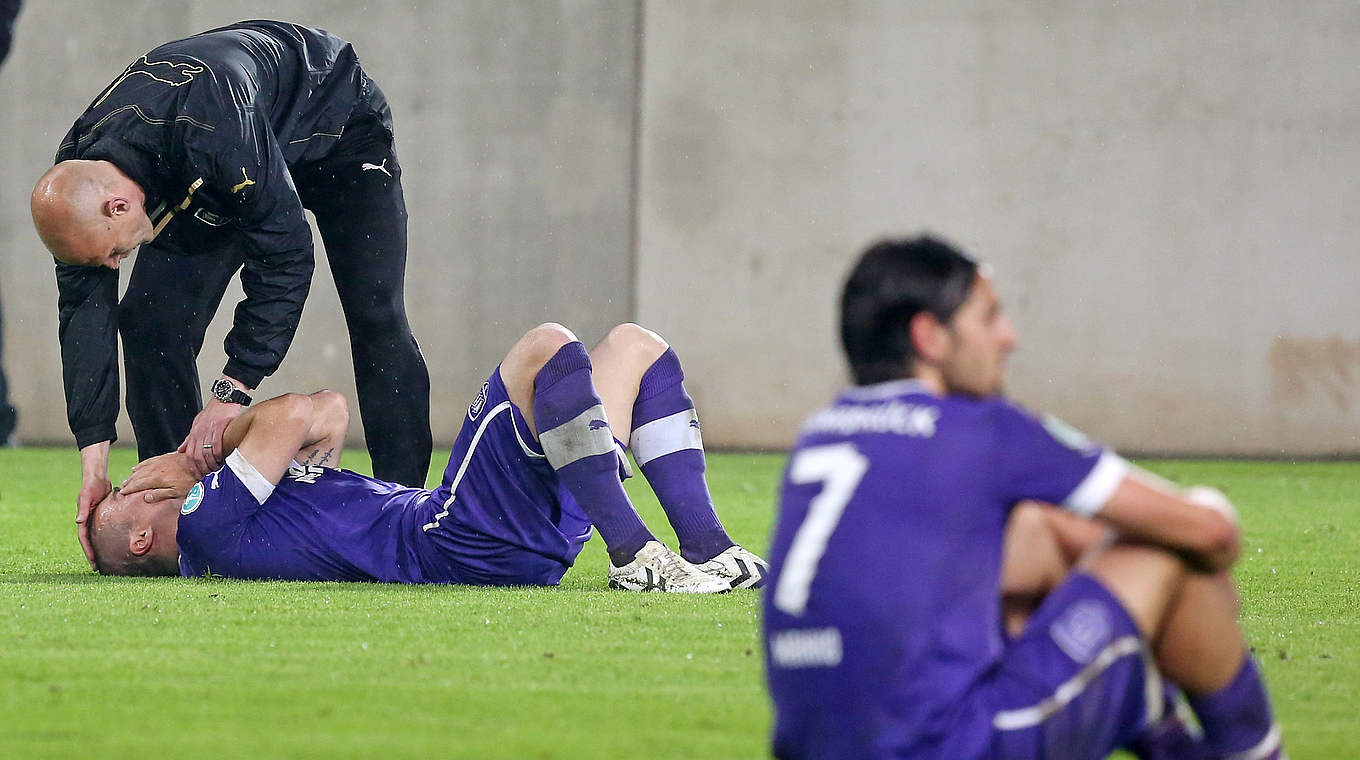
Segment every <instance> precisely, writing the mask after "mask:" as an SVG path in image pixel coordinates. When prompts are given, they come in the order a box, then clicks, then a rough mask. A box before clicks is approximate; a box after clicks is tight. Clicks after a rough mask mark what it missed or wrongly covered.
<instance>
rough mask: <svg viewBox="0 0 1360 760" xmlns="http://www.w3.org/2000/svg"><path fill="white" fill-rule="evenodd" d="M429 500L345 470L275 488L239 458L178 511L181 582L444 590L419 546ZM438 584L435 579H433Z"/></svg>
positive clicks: (311, 473)
mask: <svg viewBox="0 0 1360 760" xmlns="http://www.w3.org/2000/svg"><path fill="white" fill-rule="evenodd" d="M429 496H430V492H429V491H426V490H423V489H418V488H406V487H403V486H398V485H394V484H391V483H384V482H382V481H380V480H374V479H373V478H369V477H365V476H363V475H359V474H357V473H353V472H349V471H348V470H336V469H331V468H329V467H318V466H315V465H296V464H295V465H294V466H291V467H289V468H288V472H287V473H285V474H284V476H283V479H282V480H280V481H279V483H278V485H277V486H274V485H271V484H270V483H269V481H268V480H266V479H265V478H264V477H263V476H261V475H260V474H259V473H258V472H257V471H256V470H255V468H254V467H253V466H252V465H251V464H250V463H249V462H248V461H246V459H245V457H243V456H242V455H241V453H240V452H233V453H232V454H231V455H230V456H229V457H227V464H226V466H224V467H223V468H222V469H220V470H217V471H216V472H213V473H211V474H209V475H208V476H207V477H205V478H204V479H203V480H202V481H200V482H199V483H198V484H197V485H195V486H194V488H193V490H191V491H190V492H189V495H188V497H187V498H186V499H185V500H184V505H183V506H182V507H181V508H180V516H179V534H178V537H177V541H178V543H179V551H180V555H179V564H180V573H181V574H182V575H188V576H196V575H203V574H205V573H209V572H211V573H213V574H215V575H221V576H225V577H229V578H272V579H279V580H341V581H391V582H400V583H422V582H430V581H440V580H446V579H444V578H441V577H439V576H438V571H439V569H440V567H439V564H438V563H431V562H429V561H428V560H427V557H426V556H424V555H426V554H428V553H429V552H428V551H427V550H426V547H422V546H421V545H420V543H421V542H419V541H418V540H417V537H418V535H419V533H420V524H419V523H420V521H421V519H422V518H423V517H428V514H429V513H430V511H431V510H430V507H429V505H428V504H427V502H428V501H429ZM432 574H433V575H432Z"/></svg>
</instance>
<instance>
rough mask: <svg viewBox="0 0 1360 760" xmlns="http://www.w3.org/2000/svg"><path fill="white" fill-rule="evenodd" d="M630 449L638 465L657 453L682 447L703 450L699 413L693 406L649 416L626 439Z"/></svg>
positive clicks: (672, 451)
mask: <svg viewBox="0 0 1360 760" xmlns="http://www.w3.org/2000/svg"><path fill="white" fill-rule="evenodd" d="M628 447H629V448H631V449H632V450H633V458H634V459H636V460H637V463H638V466H639V467H641V466H642V465H645V464H647V463H648V462H650V461H652V460H653V459H656V458H658V457H664V456H666V455H667V454H673V453H675V452H677V451H684V450H686V449H698V450H700V451H703V450H704V441H703V438H702V437H701V436H700V435H699V415H698V414H697V413H695V411H694V410H693V409H686V410H685V411H683V412H676V413H675V414H672V415H670V416H669V417H662V418H661V419H656V420H652V421H651V422H648V423H647V424H645V425H641V426H639V427H638V428H637V429H636V430H634V431H633V436H632V437H631V438H630V439H629V440H628Z"/></svg>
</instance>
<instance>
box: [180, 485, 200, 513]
mask: <svg viewBox="0 0 1360 760" xmlns="http://www.w3.org/2000/svg"><path fill="white" fill-rule="evenodd" d="M202 503H203V484H202V483H195V484H194V487H193V488H190V489H189V495H188V496H185V497H184V503H183V504H181V505H180V508H179V513H180V514H182V515H187V514H191V513H192V512H193V511H194V510H195V509H198V505H199V504H202Z"/></svg>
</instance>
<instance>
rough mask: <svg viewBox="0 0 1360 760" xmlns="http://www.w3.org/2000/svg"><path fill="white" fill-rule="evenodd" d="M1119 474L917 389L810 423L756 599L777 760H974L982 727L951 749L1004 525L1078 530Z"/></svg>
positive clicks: (1043, 431)
mask: <svg viewBox="0 0 1360 760" xmlns="http://www.w3.org/2000/svg"><path fill="white" fill-rule="evenodd" d="M1124 472H1125V465H1124V464H1123V462H1122V460H1120V459H1119V458H1118V457H1116V456H1115V455H1114V454H1112V453H1110V452H1108V451H1105V450H1103V449H1101V448H1099V447H1096V446H1094V445H1092V444H1091V443H1090V442H1089V441H1087V440H1086V439H1085V438H1084V437H1082V436H1081V435H1080V434H1078V433H1076V432H1075V431H1072V430H1071V429H1070V428H1066V427H1065V426H1062V425H1061V423H1058V422H1057V421H1056V420H1050V421H1047V422H1041V421H1040V420H1038V419H1036V418H1035V417H1033V416H1031V415H1030V414H1028V413H1026V412H1025V411H1023V410H1021V409H1019V408H1017V407H1016V406H1014V405H1012V404H1011V403H1009V402H1007V401H1006V400H1005V399H1002V398H999V397H998V398H989V399H973V398H966V397H961V396H950V397H944V398H941V397H937V396H934V395H931V394H930V393H928V392H927V391H926V389H925V388H924V387H923V386H922V385H920V384H919V383H917V382H915V381H896V382H890V383H884V384H880V385H876V386H865V387H860V388H854V389H850V390H848V391H846V392H844V393H843V394H842V395H841V396H840V397H839V398H838V399H837V400H836V402H835V403H834V404H832V405H831V406H829V407H827V408H825V409H823V410H821V411H820V412H818V413H816V414H815V415H813V416H812V417H811V418H810V419H809V420H808V422H807V423H806V424H805V425H804V427H803V430H802V431H801V434H800V437H799V440H798V442H797V444H796V445H795V446H794V448H793V451H792V453H791V456H790V459H789V464H788V467H787V470H786V472H785V476H784V483H783V487H782V491H781V495H780V505H779V518H778V523H777V525H776V527H775V533H774V538H773V541H772V546H771V550H770V551H771V570H772V580H771V583H770V585H769V587H768V589H767V593H766V595H765V598H764V607H765V618H764V620H765V638H766V651H765V655H766V660H767V665H768V668H767V669H768V674H769V682H770V690H771V693H772V695H773V697H774V702H775V711H776V726H775V751H776V754H777V755H779V756H780V757H828V758H830V757H866V758H867V757H903V758H917V757H920V758H925V757H945V756H948V757H951V758H957V759H958V760H967V758H972V757H977V756H981V755H982V754H983V753H984V751H985V749H984V748H985V747H986V746H987V744H986V743H987V742H988V741H989V738H988V736H987V735H986V729H985V727H984V729H983V730H982V731H981V732H979V733H981V734H982V735H981V736H967V737H958V736H953V735H951V734H952V733H956V732H957V731H956V729H957V727H958V726H959V725H960V721H961V720H963V721H965V722H966V721H967V720H968V719H969V716H961V715H960V711H962V710H966V709H975V708H976V705H977V701H976V700H965V699H963V697H964V695H965V694H966V693H967V692H968V690H969V689H970V687H971V686H972V685H973V684H975V683H976V682H977V681H978V679H980V678H981V677H982V676H983V675H984V674H985V673H987V672H988V671H989V670H992V669H994V668H995V667H997V666H998V664H999V662H1000V660H1001V657H1002V654H1003V652H1004V650H1005V647H1006V641H1005V637H1004V635H1003V632H1002V628H1001V620H1002V617H1001V606H1000V590H999V583H1000V569H1001V548H1002V538H1003V534H1004V530H1005V525H1006V520H1007V517H1008V516H1009V513H1010V510H1011V508H1012V507H1013V506H1014V505H1015V504H1016V502H1018V501H1021V500H1024V499H1035V500H1040V501H1046V502H1052V503H1055V504H1063V505H1065V506H1066V507H1068V508H1069V509H1072V510H1074V511H1076V512H1078V513H1081V514H1087V515H1089V514H1092V513H1094V512H1095V511H1096V510H1097V509H1099V507H1100V506H1101V505H1102V504H1103V503H1104V501H1105V500H1106V499H1107V498H1108V496H1109V494H1110V493H1111V492H1112V490H1113V488H1114V487H1115V486H1116V485H1117V484H1118V482H1119V480H1120V479H1121V478H1122V476H1123V473H1124ZM983 717H985V716H979V720H981V719H982V718H983ZM987 720H990V718H987ZM957 742H961V743H957Z"/></svg>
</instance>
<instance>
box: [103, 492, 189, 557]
mask: <svg viewBox="0 0 1360 760" xmlns="http://www.w3.org/2000/svg"><path fill="white" fill-rule="evenodd" d="M181 502H182V500H172V501H162V502H157V503H155V504H148V503H146V502H145V501H144V500H143V499H142V498H141V496H140V494H132V495H126V494H123V493H122V492H120V491H117V490H115V491H113V493H110V494H109V495H108V496H106V497H104V500H103V501H101V502H99V504H97V505H95V507H94V510H93V513H92V514H91V515H90V545H91V546H92V547H93V548H94V561H95V567H97V568H98V569H99V572H100V573H103V574H104V575H140V576H148V575H178V574H179V548H178V545H177V544H176V542H175V537H176V533H177V531H176V530H175V528H176V524H175V519H176V512H177V511H178V510H179V504H180V503H181Z"/></svg>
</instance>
